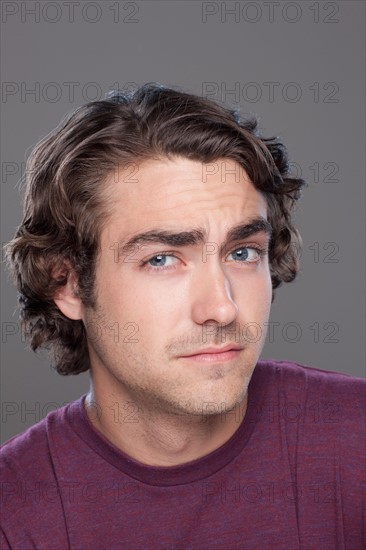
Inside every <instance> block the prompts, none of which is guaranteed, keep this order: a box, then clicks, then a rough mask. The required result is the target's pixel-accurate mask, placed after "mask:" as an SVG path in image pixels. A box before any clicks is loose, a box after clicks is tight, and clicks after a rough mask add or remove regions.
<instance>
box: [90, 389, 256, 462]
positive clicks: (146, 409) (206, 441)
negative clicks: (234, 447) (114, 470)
mask: <svg viewBox="0 0 366 550" xmlns="http://www.w3.org/2000/svg"><path fill="white" fill-rule="evenodd" d="M246 407H247V394H246V396H245V398H244V400H243V401H242V402H241V403H237V404H236V406H235V407H234V408H233V409H232V410H230V411H225V412H222V413H220V414H200V415H192V414H188V413H187V414H184V413H182V412H178V411H175V412H174V411H167V410H164V409H163V408H162V407H160V408H158V407H157V406H154V407H152V406H149V404H147V403H146V402H143V400H142V399H140V400H139V399H136V398H135V396H134V397H133V398H131V396H130V395H126V393H125V392H124V391H123V389H122V388H121V389H120V391H118V392H117V393H116V391H115V390H114V392H113V394H112V393H110V392H109V393H108V392H103V391H101V390H100V389H99V388H98V387H97V385H96V384H93V382H92V384H91V389H90V392H89V393H88V395H87V397H86V400H85V410H86V414H87V416H88V418H89V419H90V421H91V422H92V423H93V425H94V426H95V428H96V429H97V430H98V431H100V432H101V433H102V434H103V435H104V436H105V437H106V438H107V439H108V440H109V441H110V442H111V443H113V444H114V445H115V446H116V447H118V448H119V449H120V450H121V451H123V452H124V453H126V454H127V455H129V456H130V457H131V458H133V459H135V460H137V461H138V462H141V463H143V464H146V465H149V466H176V465H179V464H184V463H186V462H190V461H192V460H196V459H198V458H201V457H203V456H206V455H207V454H209V453H211V452H212V451H214V450H216V449H218V448H219V447H221V446H222V445H223V444H224V443H226V441H228V440H229V439H230V437H231V436H232V435H233V434H234V433H235V432H236V431H237V429H238V428H239V426H240V424H241V422H242V420H243V418H244V416H245V412H246ZM98 411H99V414H98Z"/></svg>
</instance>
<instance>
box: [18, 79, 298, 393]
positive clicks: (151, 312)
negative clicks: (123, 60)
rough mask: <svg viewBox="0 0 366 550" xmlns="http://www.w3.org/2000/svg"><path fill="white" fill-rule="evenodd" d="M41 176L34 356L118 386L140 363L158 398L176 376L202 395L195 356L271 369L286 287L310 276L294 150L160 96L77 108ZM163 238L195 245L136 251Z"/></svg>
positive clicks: (33, 219)
mask: <svg viewBox="0 0 366 550" xmlns="http://www.w3.org/2000/svg"><path fill="white" fill-rule="evenodd" d="M26 177H27V181H26V197H25V211H24V219H23V221H22V224H21V225H20V227H19V228H18V230H17V233H16V235H15V237H14V239H13V240H12V241H11V243H9V245H8V246H7V257H8V261H9V264H10V266H11V268H12V270H13V272H14V274H15V276H16V279H17V286H18V290H19V293H20V297H19V301H20V305H21V316H22V320H23V326H24V330H25V332H26V333H27V334H28V335H29V336H30V338H31V346H32V348H33V349H34V350H35V349H37V348H38V347H40V346H52V347H53V350H54V352H55V355H56V369H57V371H58V372H59V373H60V374H77V373H79V372H82V371H85V370H87V369H88V368H89V367H90V357H92V358H93V357H94V362H100V363H103V362H106V363H107V364H108V365H109V366H110V369H111V373H112V375H113V376H118V375H119V371H118V369H119V368H120V367H119V365H121V361H126V362H127V363H128V364H129V366H130V368H131V369H133V368H135V371H133V370H132V372H135V373H136V374H135V375H133V376H132V377H130V378H129V379H128V381H127V382H128V383H130V384H131V386H133V385H134V384H135V386H134V387H135V390H136V391H139V390H141V391H142V390H143V389H144V388H143V385H144V380H143V379H142V376H145V375H146V373H149V372H150V373H151V376H150V378H149V377H148V378H147V379H146V384H147V385H148V386H149V387H150V388H152V387H154V384H155V383H156V381H157V380H158V378H159V376H160V379H161V376H164V372H165V373H166V371H164V366H165V367H167V366H168V365H170V366H171V367H172V371H171V372H172V374H171V376H172V378H171V379H170V382H171V384H172V385H171V386H169V379H168V382H167V384H168V391H170V395H172V392H173V394H174V387H175V388H176V391H177V392H178V389H177V388H178V387H179V384H180V385H181V384H186V388H187V390H188V393H189V392H191V396H192V397H193V391H194V384H195V382H194V378H189V376H190V375H189V374H188V379H184V380H183V379H182V378H181V376H183V375H182V371H181V370H180V366H179V364H178V363H179V359H178V358H179V357H180V356H181V355H185V354H189V353H193V352H194V351H197V350H198V349H202V348H203V347H209V346H210V345H215V346H222V345H224V342H225V341H226V343H230V342H233V341H236V342H237V344H238V345H242V346H245V347H246V349H247V352H246V353H247V362H248V365H249V364H252V363H255V361H256V360H257V358H258V356H259V353H260V351H261V349H262V347H263V343H264V336H265V331H264V323H265V322H266V321H267V319H268V315H269V308H270V303H271V300H272V299H273V290H274V289H275V288H276V287H278V286H279V285H280V284H281V283H282V282H283V281H286V282H288V281H291V280H293V279H294V278H295V276H296V273H297V271H298V262H297V252H298V247H299V235H298V233H297V231H296V229H295V228H294V226H293V224H292V221H291V211H292V208H293V205H294V203H295V201H296V199H297V198H298V197H299V194H300V189H301V187H302V186H303V184H304V182H303V181H302V180H300V179H296V178H291V177H289V175H288V163H287V157H286V152H285V149H284V147H283V145H282V144H281V143H280V142H279V140H278V139H275V138H271V139H264V138H261V137H259V135H258V133H257V130H256V123H255V121H253V120H251V121H242V120H240V117H239V115H238V114H237V113H236V112H234V111H230V110H228V109H225V108H224V107H221V106H219V105H217V104H216V103H214V102H212V101H209V100H207V99H203V98H200V97H198V96H193V95H190V94H186V93H183V92H180V91H176V90H172V89H168V88H165V87H163V86H160V85H155V84H147V85H145V86H142V87H141V88H139V89H138V90H137V91H136V92H134V93H129V94H123V93H121V92H117V93H114V94H111V95H110V97H109V98H107V99H106V100H104V101H96V102H92V103H89V104H87V105H84V106H83V107H80V108H79V109H76V111H75V112H73V113H71V114H70V115H69V116H68V117H67V118H66V119H65V120H64V121H63V122H62V123H61V125H60V126H59V127H58V128H56V129H55V130H54V131H53V132H52V133H51V134H49V135H48V136H47V137H46V138H45V139H44V140H42V141H41V142H40V143H39V144H38V145H37V146H36V148H35V149H34V151H33V153H32V155H31V157H30V158H29V161H28V165H27V176H26ZM243 225H244V226H247V227H244V228H243V227H242V228H241V230H239V229H238V227H239V226H243ZM235 228H236V229H237V232H236V234H233V233H234V229H235ZM268 230H271V234H270V233H269V232H268ZM152 231H154V232H155V233H156V232H157V231H158V232H160V233H161V235H160V236H161V237H162V232H165V237H166V236H167V234H168V233H169V234H172V233H174V234H176V233H180V235H179V236H177V235H175V240H174V239H173V237H172V235H170V237H169V238H170V241H169V239H168V238H166V239H165V241H164V240H163V242H162V241H161V242H160V244H158V243H157V242H154V240H153V239H155V241H156V238H157V237H156V235H155V236H154V235H152V234H151V233H150V236H147V238H148V239H149V242H147V241H146V240H145V241H141V239H140V240H139V241H138V242H135V243H134V244H133V242H132V244H131V242H130V244H128V241H131V239H134V238H135V237H136V236H137V235H138V234H140V233H146V232H152ZM240 231H241V232H240ZM245 231H246V233H245ZM230 232H231V233H232V235H230ZM145 238H146V235H145ZM162 238H163V237H162ZM135 241H136V239H135ZM266 247H268V256H267V255H266ZM256 248H259V249H262V252H260V253H258V252H256V251H255V249H256ZM167 252H169V254H172V255H169V256H168V255H167ZM163 253H164V254H165V256H159V254H160V255H161V254H163ZM152 257H154V259H153V260H152V259H151V258H152ZM156 261H157V262H158V263H157V264H156V263H154V262H156ZM143 262H148V263H145V265H142V264H143ZM159 264H163V267H164V268H165V269H163V267H159ZM165 264H167V265H165ZM258 327H259V330H261V331H262V332H261V333H259V332H258ZM135 333H136V334H135ZM205 340H206V341H205ZM88 342H89V346H88ZM159 357H160V359H159ZM143 362H145V367H144V370H143V371H140V373H139V370H138V365H141V364H142V363H143ZM164 362H165V363H164ZM146 365H150V369H149V368H148V367H147V366H146ZM159 369H160V370H159ZM174 369H176V370H174ZM234 370H235V369H234ZM130 372H131V371H130ZM213 372H214V376H215V377H216V379H218V378H220V377H221V376H222V371H221V370H220V368H219V367H218V368H217V369H216V370H214V371H213ZM138 373H139V374H140V376H138ZM240 376H241V377H243V371H240V372H239V371H235V373H233V375H232V378H231V381H232V387H234V385H235V386H236V385H237V383H238V382H239V378H240ZM238 377H239V378H238ZM173 379H174V380H175V382H174V383H175V386H174V384H173ZM138 381H139V384H140V385H139V384H138ZM206 382H207V384H208V385H207V387H206V390H207V392H208V393H207V394H205V396H204V397H207V396H211V397H212V395H213V394H212V393H210V392H211V391H214V389H213V385H212V387H211V386H210V384H211V382H210V381H209V380H206ZM141 384H142V386H141ZM192 384H193V385H192ZM169 387H170V390H169ZM215 391H216V390H215ZM175 398H176V399H177V398H178V393H176V394H175Z"/></svg>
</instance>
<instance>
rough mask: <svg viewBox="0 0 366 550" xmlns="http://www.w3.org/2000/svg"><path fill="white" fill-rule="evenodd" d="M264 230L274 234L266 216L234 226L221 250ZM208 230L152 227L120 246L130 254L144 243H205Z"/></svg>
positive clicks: (124, 251) (177, 244) (173, 245)
mask: <svg viewBox="0 0 366 550" xmlns="http://www.w3.org/2000/svg"><path fill="white" fill-rule="evenodd" d="M260 232H264V233H266V234H267V235H268V236H269V237H270V236H271V234H272V226H271V224H270V223H269V222H268V221H267V220H266V219H265V218H262V217H260V218H256V219H254V220H252V221H250V222H248V223H241V224H238V225H236V226H234V227H232V228H231V229H230V230H229V231H228V234H227V237H226V242H225V243H224V244H223V245H222V246H221V248H220V250H221V252H222V251H223V250H224V249H225V248H226V246H227V243H228V242H233V241H239V240H243V239H247V238H248V237H250V236H252V235H254V234H256V233H260ZM207 236H208V235H207V231H206V230H205V229H204V228H201V227H198V228H195V229H192V230H190V231H177V232H172V231H166V230H161V229H152V230H150V231H145V232H143V233H139V234H138V235H135V236H134V237H132V238H131V239H129V240H128V241H127V242H126V243H124V244H123V245H122V246H121V248H120V253H121V254H128V253H129V252H131V250H133V249H134V248H136V247H137V246H141V245H143V244H150V243H157V244H164V245H167V246H172V247H182V246H197V245H198V244H202V245H203V244H205V242H206V241H207V240H208V239H207Z"/></svg>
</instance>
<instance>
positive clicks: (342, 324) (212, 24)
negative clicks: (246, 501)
mask: <svg viewBox="0 0 366 550" xmlns="http://www.w3.org/2000/svg"><path fill="white" fill-rule="evenodd" d="M235 6H236V12H234V13H229V11H230V10H232V9H233V8H234V9H235ZM364 10H365V4H364V2H363V1H359V2H358V1H338V2H322V1H320V2H314V1H312V2H307V1H301V2H199V1H184V2H183V1H173V2H170V1H151V0H150V1H137V2H116V1H113V2H112V1H111V2H109V1H103V2H83V1H79V2H76V3H75V5H74V7H73V13H72V11H71V8H70V6H68V5H67V4H65V3H64V2H62V1H59V2H47V1H44V2H32V1H28V2H3V4H2V31H3V35H2V41H3V47H2V80H3V90H2V91H3V94H2V102H1V107H2V119H1V122H2V124H1V131H2V181H1V195H2V207H1V208H2V241H3V243H4V242H6V241H8V240H9V239H10V238H11V237H12V235H13V233H14V231H15V229H16V226H17V225H18V224H19V222H20V220H21V202H20V185H19V181H20V178H21V176H22V171H23V170H24V168H23V166H22V163H23V162H24V160H25V159H26V157H27V154H28V153H29V150H30V148H31V147H32V146H33V145H34V144H35V143H36V142H37V141H38V140H39V139H40V138H41V137H43V136H44V135H45V134H46V133H48V132H49V131H50V130H51V129H52V128H53V127H55V126H56V125H57V124H58V123H59V121H60V120H61V118H62V117H63V116H64V115H65V114H66V113H68V112H69V111H70V110H71V109H73V108H75V107H77V106H78V105H81V104H83V103H86V102H87V101H90V100H94V99H101V98H103V95H104V93H105V92H107V91H108V89H111V88H114V87H117V86H118V87H119V88H122V89H125V88H128V87H131V86H132V87H133V86H134V85H141V84H143V83H145V82H151V81H157V82H160V83H163V84H166V85H172V86H178V87H180V88H181V89H183V90H184V91H188V92H193V93H197V94H199V95H206V96H208V97H212V98H216V99H217V100H220V101H224V102H226V104H229V105H231V106H240V108H241V112H243V113H254V114H256V115H258V116H259V117H260V127H261V128H262V129H263V130H264V131H265V132H266V133H267V134H271V135H273V134H276V135H280V136H281V137H282V138H283V139H284V141H285V143H286V144H287V146H288V148H289V151H290V154H291V159H292V161H293V163H294V169H296V170H297V171H298V172H299V173H300V171H301V173H302V175H303V177H304V178H305V179H307V181H308V183H309V187H308V189H307V190H306V191H305V194H304V198H303V199H302V201H301V203H300V205H299V208H298V212H297V216H296V220H297V224H298V227H299V229H300V231H301V234H302V237H303V240H304V251H303V254H302V258H301V262H302V273H301V275H300V276H299V278H298V280H297V281H296V282H294V283H292V284H289V285H284V286H283V287H282V288H280V289H279V290H278V291H277V297H276V300H275V302H274V305H273V307H272V313H271V319H270V320H271V322H273V323H276V324H274V325H273V338H271V337H269V338H267V343H266V346H265V349H264V351H263V353H262V357H263V358H276V359H291V360H295V361H297V362H300V363H303V364H305V365H310V366H313V367H317V368H321V369H325V370H334V371H339V372H345V373H349V374H352V375H356V376H364V374H365V367H364V365H365V357H364V334H365V326H364V325H365V323H364V279H365V270H364V260H363V257H364V255H363V251H364V233H365V232H364V204H365V201H364V189H365V167H364V151H365V140H364V118H365V113H364V81H365V78H364V76H365V75H364V66H365V59H364V50H365V48H364V46H365V44H364V35H365V32H364ZM32 12H33V13H32ZM32 90H33V92H32ZM214 93H215V95H214ZM331 243H334V244H331ZM3 273H5V271H4V272H3ZM15 307H16V291H15V289H14V288H13V286H12V284H11V283H10V282H9V280H8V279H7V276H6V274H3V277H2V370H1V382H2V392H3V394H2V433H1V439H2V441H4V440H6V439H8V438H9V437H11V436H13V435H14V434H16V433H19V432H21V431H23V430H24V429H25V428H26V427H28V426H30V425H32V424H34V423H35V422H37V421H39V420H41V419H42V418H43V417H44V416H45V415H46V414H47V413H48V412H49V411H50V410H51V409H54V408H56V407H58V406H61V405H63V404H64V403H67V402H69V401H71V400H73V399H76V398H78V397H79V396H80V395H81V394H82V393H84V392H86V391H87V389H88V386H89V377H88V374H82V375H79V376H74V377H66V378H64V377H61V376H59V375H57V374H56V373H55V372H53V371H52V370H51V369H50V367H49V362H48V360H47V356H46V354H43V353H41V354H39V355H38V356H35V355H34V354H33V353H32V352H30V351H28V350H27V349H26V345H25V343H24V342H22V340H21V337H20V333H19V326H18V317H17V313H16V311H15ZM270 334H271V333H269V335H270ZM270 340H272V341H270Z"/></svg>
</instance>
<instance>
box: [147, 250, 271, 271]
mask: <svg viewBox="0 0 366 550" xmlns="http://www.w3.org/2000/svg"><path fill="white" fill-rule="evenodd" d="M243 248H247V249H251V250H255V251H256V252H257V254H258V259H257V260H255V261H253V260H252V261H247V262H241V261H239V260H233V261H234V262H236V263H240V264H256V263H258V262H259V261H260V260H261V259H262V258H263V256H265V255H266V254H267V252H268V247H266V246H264V247H260V246H258V245H246V246H239V247H237V248H234V249H233V250H232V251H231V252H229V254H228V256H230V254H232V253H233V252H236V251H237V250H242V249H243ZM157 256H173V257H174V258H177V259H178V260H179V258H178V256H176V255H175V254H174V253H173V252H172V251H169V250H168V251H167V250H165V251H164V252H158V253H157V254H154V256H151V257H150V258H149V259H148V260H145V261H143V262H142V263H141V264H140V267H141V268H143V269H145V270H146V271H166V270H172V269H176V266H162V267H159V266H152V265H151V266H149V265H147V264H148V263H149V262H150V261H151V260H153V259H154V258H156V257H157Z"/></svg>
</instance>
